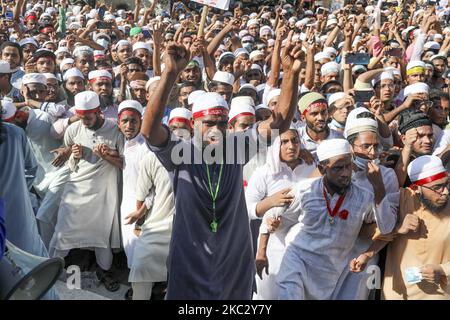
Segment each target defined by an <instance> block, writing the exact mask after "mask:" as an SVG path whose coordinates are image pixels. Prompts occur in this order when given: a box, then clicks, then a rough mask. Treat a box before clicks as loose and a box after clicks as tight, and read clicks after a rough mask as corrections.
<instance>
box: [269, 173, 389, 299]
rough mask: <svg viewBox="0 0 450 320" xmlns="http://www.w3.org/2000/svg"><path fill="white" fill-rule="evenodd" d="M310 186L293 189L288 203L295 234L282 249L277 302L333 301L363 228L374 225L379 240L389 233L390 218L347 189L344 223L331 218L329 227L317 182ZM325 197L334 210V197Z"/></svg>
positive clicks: (371, 201)
mask: <svg viewBox="0 0 450 320" xmlns="http://www.w3.org/2000/svg"><path fill="white" fill-rule="evenodd" d="M310 180H311V179H310ZM310 180H306V181H302V182H300V183H298V184H297V185H296V186H295V190H294V192H293V194H294V196H295V199H294V202H293V203H292V204H291V206H290V207H289V208H288V209H287V210H286V214H292V213H293V212H298V213H297V214H298V215H299V221H300V223H301V229H300V232H299V233H298V234H297V235H296V236H295V239H294V240H293V241H292V242H291V243H290V244H289V246H288V247H287V249H286V253H285V255H284V257H283V261H282V263H281V266H280V271H279V273H278V277H277V283H278V285H279V286H280V289H279V295H278V298H279V299H282V300H292V299H293V300H304V299H308V300H309V299H318V300H327V299H333V298H335V297H336V295H337V294H338V293H339V290H340V287H339V279H340V277H341V276H342V274H343V273H344V272H345V270H346V269H347V268H348V264H349V261H350V259H352V258H353V257H351V253H352V249H353V247H354V244H355V241H356V239H357V237H358V235H359V232H360V230H361V227H362V225H363V223H372V222H374V221H376V222H377V225H378V227H379V228H380V231H381V232H382V233H383V234H386V233H389V232H391V231H392V229H393V228H394V226H395V223H396V216H395V215H393V214H391V215H385V214H380V212H379V211H378V210H376V208H374V205H373V204H374V198H373V195H372V194H371V193H368V192H366V190H365V189H362V188H361V187H359V186H358V185H355V184H351V185H350V187H349V189H348V190H347V193H346V197H345V200H344V202H343V203H342V206H341V210H343V209H346V210H348V212H349V215H348V218H347V219H346V220H343V219H341V218H340V217H335V219H334V223H333V224H331V223H330V221H329V214H328V212H327V209H326V202H325V199H324V196H323V178H318V179H314V180H313V181H312V183H311V181H310ZM327 197H328V199H329V201H330V207H331V208H334V207H335V206H336V202H337V200H338V198H339V195H338V194H334V195H333V196H331V195H329V194H327Z"/></svg>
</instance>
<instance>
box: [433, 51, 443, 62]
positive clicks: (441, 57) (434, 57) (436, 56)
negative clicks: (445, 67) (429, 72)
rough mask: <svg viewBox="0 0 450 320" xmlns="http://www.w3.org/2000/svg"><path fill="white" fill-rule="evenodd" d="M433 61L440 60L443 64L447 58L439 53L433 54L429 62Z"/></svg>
mask: <svg viewBox="0 0 450 320" xmlns="http://www.w3.org/2000/svg"><path fill="white" fill-rule="evenodd" d="M435 59H442V60H444V61H445V62H447V57H446V56H445V55H443V54H441V53H438V54H435V55H434V56H432V57H431V59H430V61H433V60H435Z"/></svg>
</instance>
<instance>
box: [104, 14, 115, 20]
mask: <svg viewBox="0 0 450 320" xmlns="http://www.w3.org/2000/svg"><path fill="white" fill-rule="evenodd" d="M115 18H116V17H115V16H114V15H113V14H111V13H108V14H107V13H105V16H104V17H103V20H105V21H110V20H114V19H115Z"/></svg>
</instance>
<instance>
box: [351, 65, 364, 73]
mask: <svg viewBox="0 0 450 320" xmlns="http://www.w3.org/2000/svg"><path fill="white" fill-rule="evenodd" d="M358 71H362V72H366V71H367V68H366V67H364V66H363V65H360V64H357V65H355V66H353V68H352V73H355V72H358Z"/></svg>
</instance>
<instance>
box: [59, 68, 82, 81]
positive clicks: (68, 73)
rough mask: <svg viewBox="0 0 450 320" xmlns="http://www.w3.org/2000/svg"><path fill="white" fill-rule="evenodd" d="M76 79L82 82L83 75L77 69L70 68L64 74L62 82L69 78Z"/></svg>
mask: <svg viewBox="0 0 450 320" xmlns="http://www.w3.org/2000/svg"><path fill="white" fill-rule="evenodd" d="M73 77H78V78H81V79H83V80H84V75H83V73H82V72H81V71H80V70H79V69H77V68H70V69H68V70H67V71H66V72H64V75H63V80H64V81H67V80H69V78H73Z"/></svg>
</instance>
